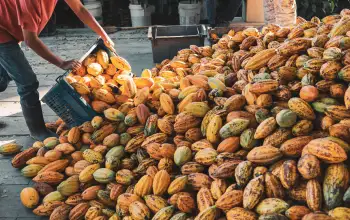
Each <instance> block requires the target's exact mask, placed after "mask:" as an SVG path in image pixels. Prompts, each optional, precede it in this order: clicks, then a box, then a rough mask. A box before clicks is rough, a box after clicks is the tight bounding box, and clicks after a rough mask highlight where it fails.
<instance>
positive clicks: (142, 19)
mask: <svg viewBox="0 0 350 220" xmlns="http://www.w3.org/2000/svg"><path fill="white" fill-rule="evenodd" d="M129 9H130V15H131V24H132V26H133V27H141V26H151V25H152V21H151V14H152V13H153V12H154V6H148V7H147V8H142V6H141V5H132V4H130V5H129Z"/></svg>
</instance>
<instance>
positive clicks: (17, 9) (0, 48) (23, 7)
mask: <svg viewBox="0 0 350 220" xmlns="http://www.w3.org/2000/svg"><path fill="white" fill-rule="evenodd" d="M65 1H66V3H67V4H68V6H69V7H70V8H71V9H72V10H73V12H74V13H75V14H76V15H77V16H78V18H79V19H80V20H81V21H82V22H83V23H84V24H86V25H87V26H89V27H90V28H91V29H92V30H93V31H94V32H96V33H97V34H98V35H100V36H101V38H102V39H103V40H104V43H105V44H106V46H107V47H110V48H113V46H114V43H113V42H112V40H111V39H110V38H109V37H108V35H107V34H106V32H105V31H104V30H103V28H102V27H101V26H100V25H99V24H98V22H97V21H96V20H95V19H94V17H93V16H92V15H91V14H90V13H89V12H88V11H87V9H86V8H85V7H84V6H83V5H82V3H81V2H80V0H65ZM56 3H57V0H1V1H0V92H2V91H5V89H6V88H7V86H8V84H9V81H10V80H14V82H15V83H16V85H17V92H18V94H19V96H20V102H21V106H22V111H23V116H24V118H25V121H26V124H27V126H28V128H29V131H30V134H31V136H32V137H33V138H34V139H36V140H44V139H45V138H47V137H50V136H55V134H54V133H53V132H51V131H49V130H48V129H47V128H46V127H45V122H44V118H43V113H42V109H41V105H40V101H39V94H38V91H37V89H38V86H39V82H38V80H37V78H36V75H35V73H34V72H33V70H32V68H31V66H30V65H29V63H28V61H27V59H26V58H25V56H24V54H23V52H22V50H21V48H20V46H19V43H20V42H21V41H24V42H25V43H26V45H27V46H28V47H30V48H31V49H32V50H33V51H34V52H36V53H37V54H38V55H39V56H41V57H42V58H44V59H45V60H47V61H48V62H50V63H52V64H54V65H56V66H57V67H60V68H62V69H64V70H68V69H74V68H79V67H80V65H81V64H80V63H79V62H78V61H75V60H62V59H61V58H60V57H58V56H56V55H55V54H53V53H52V52H51V51H50V49H49V48H48V47H47V46H46V45H45V44H44V43H43V42H42V41H41V40H40V39H39V37H38V35H39V34H40V32H41V31H42V30H43V29H44V27H45V25H46V24H47V22H48V20H49V19H50V17H51V15H52V13H53V11H54V9H55V6H56ZM0 97H1V95H0Z"/></svg>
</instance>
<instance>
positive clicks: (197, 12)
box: [179, 2, 201, 25]
mask: <svg viewBox="0 0 350 220" xmlns="http://www.w3.org/2000/svg"><path fill="white" fill-rule="evenodd" d="M179 17H180V25H194V24H199V21H200V18H201V5H200V4H199V3H197V4H191V3H189V2H180V3H179Z"/></svg>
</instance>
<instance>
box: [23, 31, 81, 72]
mask: <svg viewBox="0 0 350 220" xmlns="http://www.w3.org/2000/svg"><path fill="white" fill-rule="evenodd" d="M22 32H23V36H24V42H25V43H26V45H27V46H28V47H30V48H31V49H32V50H34V52H35V53H37V54H38V55H39V56H41V57H42V58H44V59H45V60H47V61H49V62H50V63H52V64H54V65H55V66H57V67H59V68H62V69H73V68H79V67H80V63H79V62H78V61H75V60H69V61H64V60H62V59H61V58H59V57H58V56H56V55H55V54H53V53H52V52H51V51H50V49H49V48H48V47H47V46H46V45H45V44H44V43H43V42H42V41H41V40H40V38H39V37H38V35H37V34H36V33H34V32H31V31H27V30H25V29H22Z"/></svg>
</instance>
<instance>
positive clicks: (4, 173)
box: [0, 29, 153, 220]
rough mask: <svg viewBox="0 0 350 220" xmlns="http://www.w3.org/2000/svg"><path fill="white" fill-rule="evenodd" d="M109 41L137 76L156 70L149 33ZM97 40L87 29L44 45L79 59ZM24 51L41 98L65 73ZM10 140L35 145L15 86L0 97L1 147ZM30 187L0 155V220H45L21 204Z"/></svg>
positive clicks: (48, 114)
mask: <svg viewBox="0 0 350 220" xmlns="http://www.w3.org/2000/svg"><path fill="white" fill-rule="evenodd" d="M110 37H111V38H112V40H113V41H114V42H115V43H116V50H117V52H118V54H119V55H121V56H123V57H124V58H126V59H127V60H128V61H129V62H130V64H131V66H132V67H133V72H134V73H135V74H140V73H141V71H142V69H143V68H151V67H152V66H153V61H152V50H151V44H150V42H149V40H148V39H147V30H146V29H139V30H128V31H120V32H116V33H112V34H110ZM96 39H97V36H96V35H95V34H94V33H92V32H90V31H89V30H87V29H82V30H80V29H78V30H77V29H74V30H59V32H58V34H57V35H56V36H54V37H47V38H43V41H44V42H45V44H46V45H48V47H49V48H50V49H51V50H52V51H53V52H54V53H55V54H57V55H59V56H61V57H62V58H63V59H79V58H80V57H82V56H83V55H84V54H85V53H86V52H87V51H88V49H89V48H90V47H91V46H92V45H93V43H94V42H95V41H96ZM22 47H23V51H24V52H25V54H26V57H27V58H28V60H29V62H30V64H31V65H32V67H33V69H34V71H35V73H36V74H37V76H38V79H39V82H40V88H39V93H40V96H41V97H42V96H43V95H44V94H45V93H46V92H47V91H48V90H49V89H50V88H51V86H52V85H54V83H55V79H56V78H57V77H58V76H59V75H61V74H63V71H62V70H61V69H59V68H57V67H55V66H53V65H51V64H49V63H47V62H46V61H45V60H43V59H42V58H40V57H39V56H37V55H36V54H35V53H34V52H33V51H32V50H30V49H29V48H28V47H26V46H25V45H23V46H22ZM43 111H44V117H45V120H46V121H54V120H56V119H57V116H56V115H55V113H54V112H53V111H52V110H51V109H49V108H48V107H47V106H46V105H43ZM11 140H16V141H17V143H20V144H22V145H23V146H24V148H27V147H28V146H31V144H32V143H33V140H32V139H31V138H30V137H29V131H28V129H27V127H26V125H25V122H24V118H23V115H22V112H21V109H20V104H19V97H18V95H17V93H16V87H15V85H14V83H13V82H11V84H10V85H9V88H8V89H7V90H6V91H5V92H3V93H0V145H1V144H2V143H5V142H6V141H11ZM31 184H32V182H31V180H30V179H28V178H24V177H22V176H21V174H20V170H16V169H14V168H13V167H12V166H11V157H4V156H1V155H0V220H19V219H26V220H31V219H46V218H40V217H37V216H35V215H34V214H32V212H31V210H30V209H26V208H25V207H23V206H22V204H21V202H20V198H19V194H20V192H21V190H22V189H23V188H24V187H28V186H30V185H31Z"/></svg>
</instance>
